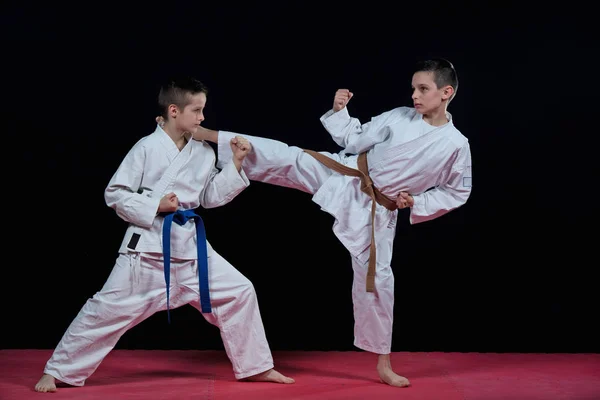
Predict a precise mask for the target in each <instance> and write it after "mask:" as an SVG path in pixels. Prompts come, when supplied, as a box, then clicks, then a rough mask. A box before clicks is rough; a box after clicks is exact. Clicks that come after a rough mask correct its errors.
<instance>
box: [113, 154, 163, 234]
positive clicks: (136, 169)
mask: <svg viewBox="0 0 600 400" xmlns="http://www.w3.org/2000/svg"><path fill="white" fill-rule="evenodd" d="M144 161H145V153H144V148H143V147H142V146H140V145H135V146H134V147H133V148H132V149H131V150H130V151H129V153H128V154H127V155H126V156H125V158H124V159H123V161H122V162H121V165H120V166H119V168H118V169H117V171H116V172H115V174H114V175H113V177H112V178H111V180H110V182H109V183H108V186H107V187H106V189H105V190H104V201H105V202H106V205H107V206H109V207H110V208H112V209H114V210H115V211H116V213H117V215H118V216H119V217H120V218H122V219H123V220H125V221H127V222H129V223H131V224H134V225H137V226H140V227H143V228H149V227H151V226H152V222H153V221H154V218H155V217H156V214H157V212H158V206H159V203H160V199H159V198H152V197H148V196H146V195H144V194H142V193H138V190H139V188H140V185H141V182H142V176H143V168H144Z"/></svg>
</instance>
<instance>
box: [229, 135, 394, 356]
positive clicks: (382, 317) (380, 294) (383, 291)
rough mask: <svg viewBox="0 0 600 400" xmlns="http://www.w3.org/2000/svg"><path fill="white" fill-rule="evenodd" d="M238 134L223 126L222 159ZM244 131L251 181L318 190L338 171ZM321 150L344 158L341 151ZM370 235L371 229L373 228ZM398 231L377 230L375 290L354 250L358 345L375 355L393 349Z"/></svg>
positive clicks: (246, 166) (365, 265) (246, 165)
mask: <svg viewBox="0 0 600 400" xmlns="http://www.w3.org/2000/svg"><path fill="white" fill-rule="evenodd" d="M235 135H236V133H233V132H227V131H219V143H218V157H219V159H221V160H229V159H231V156H232V153H231V147H230V144H229V142H230V140H231V139H232V138H233V137H234V136H235ZM241 136H243V137H245V138H247V139H248V140H249V141H250V143H251V144H252V151H251V152H250V153H249V154H248V155H247V156H246V158H245V159H244V161H243V168H244V172H245V173H246V175H247V176H248V179H250V180H253V181H258V182H264V183H269V184H272V185H277V186H283V187H288V188H292V189H297V190H301V191H303V192H306V193H310V194H315V193H316V192H317V191H318V190H319V188H320V187H321V186H322V185H323V183H324V182H325V181H326V180H327V179H328V178H329V177H330V176H331V175H332V174H333V173H334V172H333V171H332V170H331V169H329V168H328V167H326V166H324V165H323V164H321V163H320V162H319V161H318V160H316V159H315V158H314V157H312V156H311V155H309V154H307V153H305V152H304V151H303V150H302V149H301V148H299V147H295V146H288V145H287V144H285V143H282V142H280V141H276V140H272V139H266V138H260V137H256V136H249V135H241ZM321 153H322V154H325V155H326V156H328V157H330V158H332V159H334V160H336V161H338V162H342V161H341V158H340V156H339V155H338V154H331V153H327V152H321ZM354 157H356V156H354ZM342 163H343V162H342ZM354 179H358V178H354ZM364 195H365V196H367V194H364ZM366 234H370V227H369V228H368V233H367V232H366ZM395 234H396V230H395V229H389V228H388V229H384V230H376V231H375V239H376V259H377V264H376V272H375V291H374V292H371V293H369V292H367V291H366V279H367V270H368V261H367V262H361V261H360V260H358V259H357V258H356V257H354V256H352V255H351V258H352V268H353V273H354V275H353V276H354V279H353V284H352V302H353V307H354V345H355V346H356V347H358V348H360V349H362V350H365V351H369V352H372V353H376V354H389V353H390V352H391V348H392V326H393V321H394V274H393V271H392V268H391V261H392V252H393V245H394V237H395ZM365 251H366V252H368V251H369V249H368V248H367V249H366V250H365Z"/></svg>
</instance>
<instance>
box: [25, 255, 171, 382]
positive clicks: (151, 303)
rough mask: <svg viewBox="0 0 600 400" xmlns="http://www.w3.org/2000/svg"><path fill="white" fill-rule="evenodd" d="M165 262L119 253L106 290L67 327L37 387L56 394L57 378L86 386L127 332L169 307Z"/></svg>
mask: <svg viewBox="0 0 600 400" xmlns="http://www.w3.org/2000/svg"><path fill="white" fill-rule="evenodd" d="M162 265H163V264H162V261H154V260H148V259H145V258H143V257H140V255H139V254H133V253H132V254H120V255H119V257H118V258H117V261H116V263H115V266H114V268H113V270H112V272H111V274H110V276H109V278H108V280H107V281H106V283H105V284H104V287H103V288H102V290H100V291H99V292H98V293H96V294H95V295H94V296H93V297H92V298H91V299H89V300H88V301H87V302H86V303H85V305H84V306H83V308H82V309H81V310H80V311H79V314H78V315H77V316H76V317H75V319H74V320H73V322H72V323H71V325H70V326H69V327H68V329H67V330H66V332H65V334H64V335H63V337H62V339H61V341H60V343H59V344H58V346H57V347H56V349H55V350H54V353H53V354H52V356H51V357H50V359H49V360H48V362H47V363H46V366H45V368H44V375H43V376H42V378H41V379H40V381H39V382H38V383H37V385H36V386H35V390H36V391H38V392H53V391H55V390H56V384H55V380H59V381H61V382H64V383H67V384H69V385H72V386H83V385H84V383H85V381H86V379H87V378H89V377H90V375H92V374H93V373H94V371H96V368H98V366H99V365H100V363H101V362H102V360H103V359H104V358H105V357H106V355H107V354H108V353H109V352H110V351H111V350H112V349H113V347H114V346H115V345H116V343H117V341H118V340H119V339H120V338H121V336H122V335H123V334H124V333H125V332H126V331H128V330H129V329H131V328H133V327H134V326H135V325H137V324H139V323H140V322H142V321H143V320H145V319H146V318H148V317H150V316H151V315H152V314H154V313H155V312H157V311H159V310H164V309H166V297H165V280H164V273H163V269H162Z"/></svg>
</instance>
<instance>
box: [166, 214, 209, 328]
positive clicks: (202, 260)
mask: <svg viewBox="0 0 600 400" xmlns="http://www.w3.org/2000/svg"><path fill="white" fill-rule="evenodd" d="M190 219H193V220H194V221H195V222H196V237H197V249H198V279H199V281H200V305H201V307H202V312H203V313H210V312H211V307H210V295H209V293H208V251H207V249H206V232H205V231H204V221H202V218H200V216H199V215H197V214H196V213H194V211H193V210H185V211H183V210H177V211H175V212H174V213H170V214H167V215H166V216H165V220H164V222H163V256H164V259H165V260H164V262H165V282H166V283H167V318H168V321H169V323H171V315H170V313H169V283H170V281H171V225H172V223H173V221H175V223H176V224H178V225H180V226H183V225H184V224H185V223H186V222H188V221H189V220H190Z"/></svg>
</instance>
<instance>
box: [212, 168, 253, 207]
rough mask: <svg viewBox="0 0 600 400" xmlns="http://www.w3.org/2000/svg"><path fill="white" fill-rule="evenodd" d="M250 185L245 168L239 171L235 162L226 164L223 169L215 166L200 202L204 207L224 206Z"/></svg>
mask: <svg viewBox="0 0 600 400" xmlns="http://www.w3.org/2000/svg"><path fill="white" fill-rule="evenodd" d="M249 185H250V181H249V180H248V177H247V176H246V173H245V172H244V169H242V170H240V171H239V172H238V170H237V168H236V167H235V164H234V163H233V162H229V163H227V164H225V165H224V166H223V169H222V170H221V171H219V170H218V169H217V168H216V167H213V169H212V171H211V173H210V177H209V178H208V182H207V183H206V185H205V189H204V192H203V193H202V196H201V198H200V204H201V205H202V207H204V208H215V207H219V206H223V205H225V204H227V203H229V202H230V201H231V200H233V199H234V198H235V197H236V196H237V195H238V194H240V193H241V192H242V191H243V190H244V189H245V188H247V187H248V186H249Z"/></svg>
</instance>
